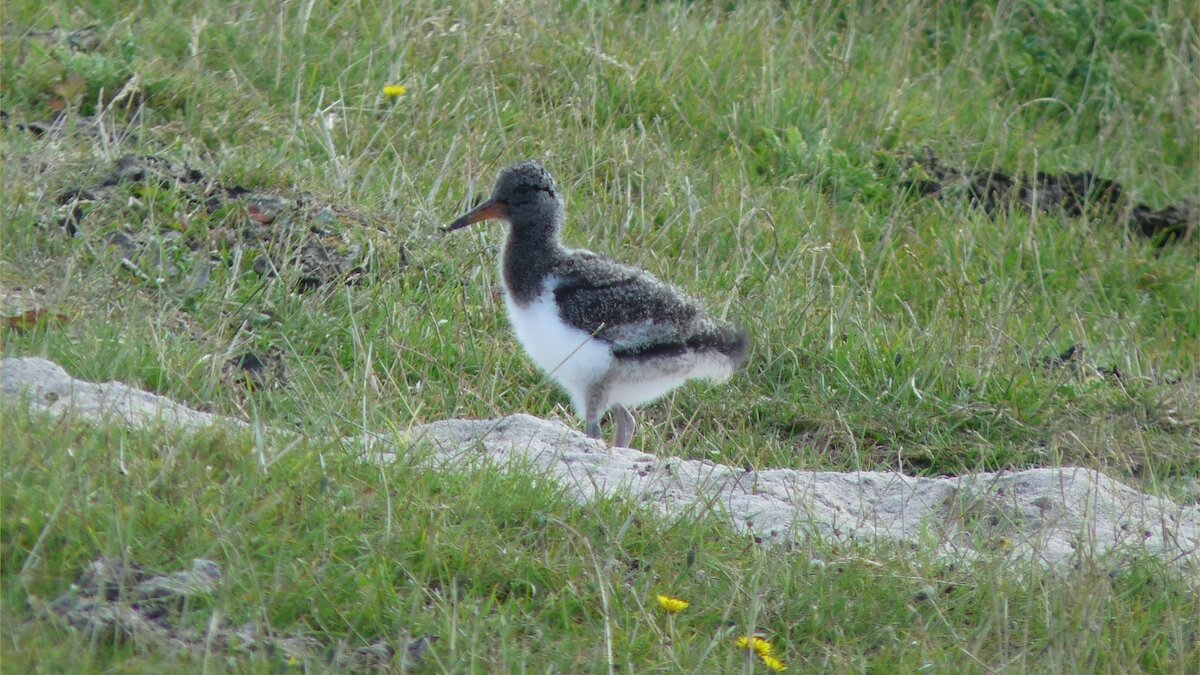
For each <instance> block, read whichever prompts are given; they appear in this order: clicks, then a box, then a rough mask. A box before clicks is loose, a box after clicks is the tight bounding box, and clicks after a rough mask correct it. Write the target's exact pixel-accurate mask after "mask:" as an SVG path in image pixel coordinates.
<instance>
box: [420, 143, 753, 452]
mask: <svg viewBox="0 0 1200 675" xmlns="http://www.w3.org/2000/svg"><path fill="white" fill-rule="evenodd" d="M565 219H566V210H565V207H564V204H563V197H562V192H561V191H560V190H559V187H558V183H557V182H556V181H555V180H554V177H553V176H552V175H551V174H550V172H549V171H547V170H546V168H545V166H543V165H542V163H541V162H539V161H537V160H527V161H524V162H521V163H519V164H513V165H511V166H508V167H506V168H504V169H502V170H501V171H500V173H499V175H498V177H497V179H496V185H495V188H494V189H493V190H492V194H491V198H490V199H487V200H485V201H484V202H483V203H481V204H479V205H478V206H476V207H475V208H474V209H471V210H470V211H468V212H467V213H465V214H463V215H462V216H461V217H459V218H458V219H457V220H455V221H454V222H452V223H450V224H449V225H447V226H445V227H444V228H443V230H444V231H445V232H453V231H455V230H459V229H462V228H465V227H467V226H468V225H472V224H474V223H478V222H481V221H486V220H502V221H507V223H508V225H509V230H508V236H507V239H506V241H505V244H504V252H503V256H502V257H501V261H500V278H501V282H502V286H503V288H504V302H505V307H506V309H507V311H508V319H509V322H510V323H511V324H512V327H513V330H514V332H515V333H516V336H517V339H518V340H519V341H520V343H521V345H522V346H523V347H524V349H525V352H526V353H527V354H528V355H529V358H530V359H532V360H533V362H534V363H535V364H537V366H538V367H539V368H541V370H542V371H544V372H545V373H546V374H547V375H549V377H550V378H551V379H553V380H554V381H555V382H557V383H558V385H559V386H560V387H561V388H562V389H563V390H565V392H566V394H567V396H568V397H569V398H570V400H571V405H572V407H573V408H574V410H575V413H576V414H577V415H578V416H579V417H580V419H581V420H582V421H583V422H584V431H585V433H586V434H587V435H588V436H589V437H591V438H596V439H599V438H601V434H600V420H601V418H602V417H603V416H604V415H605V413H607V412H609V411H610V410H611V411H612V413H613V416H614V418H615V419H616V427H617V428H616V432H615V434H614V445H615V446H616V447H619V448H622V447H629V442H630V441H631V440H632V438H633V435H634V431H635V429H636V427H637V422H636V420H635V419H634V417H633V414H632V413H631V412H629V408H632V407H635V406H639V405H642V404H645V403H650V402H652V401H654V400H656V399H658V398H660V397H662V396H663V395H665V394H667V393H668V392H670V391H672V390H674V389H675V388H676V387H679V386H680V385H682V384H683V383H684V382H686V381H688V380H692V379H708V380H712V381H715V382H721V381H724V380H726V379H727V378H729V377H730V376H731V375H732V374H733V373H734V372H735V371H736V370H738V369H739V368H740V367H741V366H742V365H743V363H744V362H745V360H746V354H747V351H748V349H749V346H750V339H749V337H748V335H747V333H746V331H745V330H744V329H742V328H741V327H740V326H737V325H734V324H732V323H729V322H726V321H723V320H721V319H718V318H715V317H713V316H711V315H710V314H709V313H708V312H707V311H706V310H705V308H704V306H703V305H702V304H701V303H700V302H699V301H698V300H696V299H695V298H692V297H691V296H689V295H687V294H686V293H684V292H683V291H681V290H680V289H678V288H676V287H674V286H671V285H669V284H666V283H664V282H662V281H659V280H658V279H657V278H656V277H654V276H653V275H652V274H650V273H649V272H646V271H644V270H640V269H637V268H635V267H631V266H628V265H624V264H622V263H619V262H617V261H615V260H613V259H611V258H608V257H606V256H603V255H599V254H596V253H593V252H591V251H587V250H582V249H571V248H567V247H565V246H564V245H563V243H562V230H563V224H564V221H565Z"/></svg>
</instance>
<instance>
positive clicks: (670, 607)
mask: <svg viewBox="0 0 1200 675" xmlns="http://www.w3.org/2000/svg"><path fill="white" fill-rule="evenodd" d="M655 597H656V598H657V599H658V606H659V607H661V608H662V611H664V612H666V613H667V614H675V613H676V612H682V611H683V610H685V609H687V608H688V605H690V604H691V603H690V602H688V601H687V600H680V599H679V598H672V597H671V596H669V595H658V596H655Z"/></svg>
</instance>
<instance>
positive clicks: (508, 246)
mask: <svg viewBox="0 0 1200 675" xmlns="http://www.w3.org/2000/svg"><path fill="white" fill-rule="evenodd" d="M558 232H559V228H558V227H557V226H549V227H545V228H536V229H535V228H527V227H511V228H510V229H509V232H508V240H507V241H506V242H505V244H504V259H503V270H502V272H503V277H504V287H505V289H506V290H507V291H508V293H509V295H510V296H511V297H512V299H513V300H514V301H516V302H517V304H519V305H526V304H529V303H530V302H533V301H534V300H535V299H536V298H537V297H538V295H540V294H541V292H542V284H543V282H544V280H545V277H546V273H547V272H549V270H550V269H551V267H552V266H553V265H554V264H555V262H557V261H558V260H559V259H560V258H561V257H562V256H564V255H566V249H564V248H563V245H562V242H561V241H560V240H559V235H558Z"/></svg>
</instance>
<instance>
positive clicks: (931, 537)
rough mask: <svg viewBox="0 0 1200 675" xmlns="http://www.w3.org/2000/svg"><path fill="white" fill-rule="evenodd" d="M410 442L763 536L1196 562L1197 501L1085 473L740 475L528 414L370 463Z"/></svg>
mask: <svg viewBox="0 0 1200 675" xmlns="http://www.w3.org/2000/svg"><path fill="white" fill-rule="evenodd" d="M405 441H407V442H409V443H413V444H421V443H424V444H428V445H429V446H430V447H431V448H432V449H433V450H434V461H436V462H437V463H439V464H441V465H442V466H446V467H458V466H463V465H471V464H482V463H485V462H490V463H495V464H498V465H502V466H503V465H510V464H516V465H527V466H529V467H531V468H532V469H533V470H535V471H545V472H547V473H549V474H550V475H552V476H554V477H556V478H557V479H558V480H559V481H560V482H562V483H564V484H565V485H567V486H568V488H569V491H570V493H571V494H573V495H575V496H576V498H577V499H579V500H580V501H581V502H588V501H591V500H594V499H596V498H597V497H601V496H613V495H619V494H624V495H627V496H629V497H630V498H632V499H636V500H638V501H640V502H643V503H645V504H648V505H650V506H651V507H652V508H654V509H655V510H657V511H659V512H661V513H663V514H665V515H669V516H682V515H687V514H692V513H698V512H703V511H706V510H716V511H717V512H719V513H723V514H726V515H727V517H728V518H729V519H730V521H731V522H732V524H733V526H734V527H735V528H736V529H738V530H740V531H742V532H745V533H746V534H747V535H749V536H751V537H754V538H755V539H756V540H759V539H760V540H762V541H764V542H776V543H780V544H786V543H790V542H803V541H805V540H808V539H819V540H825V541H837V542H843V543H853V542H857V543H867V544H874V543H891V544H915V543H923V544H927V545H928V546H930V547H932V548H933V549H934V551H935V552H936V553H937V554H939V555H943V556H948V557H951V558H967V559H970V558H974V557H977V556H978V555H979V554H980V553H983V552H989V553H996V552H1000V553H1003V554H1005V555H1007V556H1010V557H1012V558H1014V559H1018V560H1032V561H1036V562H1038V563H1042V564H1044V565H1046V566H1050V567H1063V566H1067V565H1070V564H1072V563H1074V562H1078V561H1079V560H1081V559H1091V558H1094V557H1099V556H1104V555H1106V554H1109V553H1113V552H1115V551H1119V550H1121V551H1130V552H1139V553H1148V554H1151V555H1155V556H1159V557H1161V558H1163V559H1166V560H1168V561H1172V562H1173V563H1176V564H1179V565H1185V566H1186V565H1192V566H1195V565H1197V564H1198V563H1200V553H1198V552H1197V551H1198V549H1197V547H1198V545H1200V507H1196V506H1184V507H1181V506H1178V505H1176V504H1174V503H1173V502H1171V501H1170V500H1167V499H1163V498H1160V497H1155V496H1152V495H1146V494H1143V493H1141V492H1138V491H1137V490H1134V489H1133V488H1131V487H1129V486H1127V485H1124V484H1122V483H1120V482H1118V481H1115V480H1113V479H1111V478H1109V477H1107V476H1105V475H1103V474H1101V473H1099V472H1097V471H1093V470H1090V469H1084V468H1078V467H1063V468H1041V469H1029V470H1025V471H1013V472H999V473H979V474H970V475H963V476H955V477H948V478H916V477H912V476H906V475H903V474H900V473H893V472H876V471H854V472H849V473H838V472H831V471H798V470H793V469H773V470H767V471H759V472H758V473H757V474H756V476H755V480H754V481H744V480H741V479H742V476H743V475H744V474H745V471H744V470H743V469H741V468H737V467H730V466H723V465H720V464H714V463H712V462H710V461H708V460H679V459H676V458H670V457H665V458H664V457H656V456H654V455H649V454H646V453H643V452H640V451H638V450H633V449H628V448H610V447H607V446H606V445H604V444H603V443H602V442H600V441H595V440H592V439H589V438H587V437H585V436H584V435H583V434H581V433H579V432H578V431H575V430H574V429H570V428H568V427H566V426H564V425H563V424H561V423H558V422H548V421H545V420H541V419H538V418H536V417H530V416H528V415H511V416H509V417H505V418H503V419H500V420H483V421H469V420H447V421H443V422H434V423H432V424H426V425H422V426H418V427H414V428H413V429H412V430H410V431H409V432H408V434H407V438H406V439H397V440H396V441H395V442H394V443H391V444H388V443H387V441H386V439H385V440H384V445H383V446H377V449H378V450H379V452H377V453H376V454H375V458H376V460H377V461H379V460H381V461H390V459H391V455H389V454H388V451H389V450H391V449H394V448H395V447H397V446H402V445H403V444H404V443H405ZM363 442H364V441H363V440H361V439H359V440H355V441H354V442H353V445H354V447H363ZM377 442H378V441H377Z"/></svg>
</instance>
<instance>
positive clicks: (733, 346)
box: [720, 326, 750, 370]
mask: <svg viewBox="0 0 1200 675" xmlns="http://www.w3.org/2000/svg"><path fill="white" fill-rule="evenodd" d="M722 332H723V333H724V335H722V336H721V337H722V338H724V339H723V340H722V341H721V347H720V349H721V353H722V354H724V355H725V356H728V357H729V360H730V361H731V362H733V369H734V370H737V369H738V368H741V367H742V365H743V364H745V363H746V356H747V354H748V353H749V352H750V335H749V334H748V333H747V332H746V329H745V328H742V327H741V326H730V327H729V328H728V329H726V330H725V331H722Z"/></svg>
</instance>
